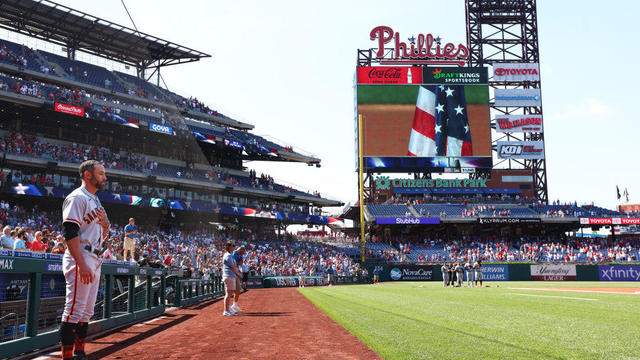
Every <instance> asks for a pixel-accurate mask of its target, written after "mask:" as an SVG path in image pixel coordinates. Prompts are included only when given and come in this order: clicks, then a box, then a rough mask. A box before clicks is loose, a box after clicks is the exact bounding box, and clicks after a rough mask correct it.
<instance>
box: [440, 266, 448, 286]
mask: <svg viewBox="0 0 640 360" xmlns="http://www.w3.org/2000/svg"><path fill="white" fill-rule="evenodd" d="M440 271H442V284H443V285H444V286H445V287H447V286H448V285H449V268H448V267H447V263H444V264H442V267H441V268H440Z"/></svg>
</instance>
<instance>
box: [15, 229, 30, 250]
mask: <svg viewBox="0 0 640 360" xmlns="http://www.w3.org/2000/svg"><path fill="white" fill-rule="evenodd" d="M19 229H20V230H18V231H15V230H14V231H13V232H12V233H15V237H14V239H15V240H14V241H13V250H22V249H26V248H27V240H26V239H27V232H26V231H25V230H24V229H22V228H19Z"/></svg>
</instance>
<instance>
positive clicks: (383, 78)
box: [358, 66, 422, 84]
mask: <svg viewBox="0 0 640 360" xmlns="http://www.w3.org/2000/svg"><path fill="white" fill-rule="evenodd" d="M358 84H422V68H419V67H401V66H365V67H359V68H358Z"/></svg>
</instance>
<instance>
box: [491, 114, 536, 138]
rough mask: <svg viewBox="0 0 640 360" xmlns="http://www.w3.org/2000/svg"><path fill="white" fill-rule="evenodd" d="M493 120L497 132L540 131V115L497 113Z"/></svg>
mask: <svg viewBox="0 0 640 360" xmlns="http://www.w3.org/2000/svg"><path fill="white" fill-rule="evenodd" d="M493 120H494V121H495V123H496V131H498V132H503V133H514V132H524V133H530V132H542V115H534V114H526V115H498V116H496V117H495V118H494V119H493Z"/></svg>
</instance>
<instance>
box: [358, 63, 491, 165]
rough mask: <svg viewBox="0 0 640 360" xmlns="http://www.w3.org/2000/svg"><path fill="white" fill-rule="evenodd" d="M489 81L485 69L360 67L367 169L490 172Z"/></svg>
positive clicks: (359, 111)
mask: <svg viewBox="0 0 640 360" xmlns="http://www.w3.org/2000/svg"><path fill="white" fill-rule="evenodd" d="M487 78H488V76H487V69H486V68H469V67H383V66H375V67H358V68H357V84H356V102H357V115H358V116H362V133H363V156H364V163H365V168H366V169H379V170H381V171H391V172H393V171H398V172H404V171H446V170H447V169H450V168H454V169H469V170H471V171H473V169H475V168H491V166H492V161H491V128H490V125H489V124H490V115H489V87H488V85H487ZM358 116H356V123H357V121H358ZM356 128H357V124H356ZM356 134H357V132H356ZM356 136H357V135H356Z"/></svg>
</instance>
